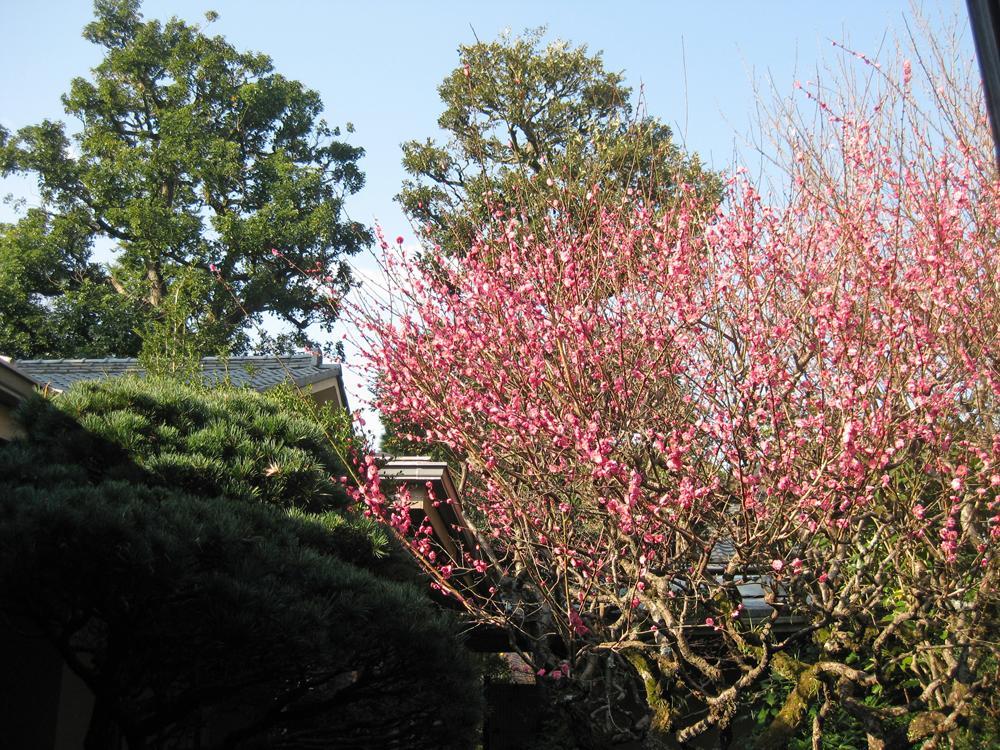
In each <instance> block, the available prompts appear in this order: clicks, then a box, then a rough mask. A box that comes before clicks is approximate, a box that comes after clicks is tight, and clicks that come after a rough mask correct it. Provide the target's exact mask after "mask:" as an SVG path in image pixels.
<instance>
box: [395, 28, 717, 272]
mask: <svg viewBox="0 0 1000 750" xmlns="http://www.w3.org/2000/svg"><path fill="white" fill-rule="evenodd" d="M543 36H544V29H536V30H534V31H529V32H526V33H525V34H524V35H523V36H521V37H509V36H501V37H500V38H499V39H498V40H497V41H495V42H488V43H487V42H477V43H476V44H472V45H463V46H461V47H459V50H458V52H459V65H458V67H457V68H455V70H454V71H452V73H451V74H450V75H449V76H448V77H447V78H445V80H444V82H443V83H442V84H441V86H440V87H439V88H438V93H439V94H440V97H441V101H442V102H443V104H444V105H445V110H444V112H443V113H442V114H441V116H440V118H438V125H439V126H440V127H441V129H442V130H444V131H445V132H446V133H447V134H448V141H447V142H446V143H443V144H442V143H438V142H437V141H435V140H433V139H430V138H428V139H426V140H424V141H416V140H413V141H408V142H406V143H404V144H403V166H404V167H405V168H406V171H407V172H408V173H409V174H410V175H411V179H409V180H407V181H406V182H405V183H404V185H403V189H402V191H401V192H400V194H399V196H397V198H398V200H399V202H400V203H401V204H402V206H403V209H404V211H405V212H406V214H407V215H408V216H409V217H410V218H411V220H413V222H414V224H415V225H416V226H417V227H418V229H419V230H420V231H421V232H422V234H423V237H424V239H425V240H427V241H428V242H431V243H433V244H438V245H441V247H442V248H444V249H445V250H447V251H450V253H451V254H452V255H458V256H461V255H463V254H464V253H465V252H466V251H467V250H468V248H469V246H470V244H471V242H472V241H473V239H474V238H475V237H476V236H477V235H478V234H480V233H481V232H483V231H484V229H485V228H486V227H488V226H489V225H490V224H491V222H492V219H493V218H494V217H493V210H494V207H495V206H497V205H503V206H505V207H506V206H511V205H521V206H522V207H523V209H524V210H523V212H522V218H524V217H526V218H527V219H528V220H535V221H537V220H544V218H545V216H546V215H547V212H548V207H549V206H550V205H551V201H552V200H558V199H560V194H559V191H561V190H567V189H573V188H571V187H570V186H580V185H585V186H586V185H592V186H596V188H597V189H600V190H605V191H606V190H609V189H610V190H628V189H629V188H633V189H635V190H638V191H640V192H641V194H642V195H644V196H647V198H648V199H649V200H651V201H664V202H666V201H670V200H671V199H672V198H673V197H674V195H675V192H676V188H677V185H678V183H679V182H681V181H686V182H688V183H690V184H692V185H695V186H697V187H698V188H699V189H703V190H706V191H709V192H710V193H713V194H714V193H718V191H719V187H720V186H719V182H718V179H717V178H716V176H715V175H713V174H711V173H710V172H707V171H705V170H704V169H703V168H702V166H701V163H700V161H699V160H698V157H697V156H693V155H690V156H689V155H687V154H685V153H684V151H683V150H682V149H681V148H680V147H678V146H677V144H676V143H674V141H673V139H672V133H671V130H670V128H669V127H668V126H667V125H665V124H664V123H662V122H661V121H660V120H658V119H657V118H655V117H650V116H646V115H645V114H644V113H642V111H641V107H637V106H636V104H635V103H634V98H633V96H632V90H631V89H630V88H629V87H628V86H626V85H625V83H624V77H623V75H622V74H621V73H616V72H612V71H608V70H606V69H605V67H604V61H603V59H602V57H601V54H600V53H597V54H590V53H589V52H588V50H587V47H586V46H583V45H581V46H578V47H573V46H571V45H570V44H567V43H566V42H561V41H554V42H550V43H548V44H543ZM604 200H605V202H606V200H607V199H606V198H605V199H604Z"/></svg>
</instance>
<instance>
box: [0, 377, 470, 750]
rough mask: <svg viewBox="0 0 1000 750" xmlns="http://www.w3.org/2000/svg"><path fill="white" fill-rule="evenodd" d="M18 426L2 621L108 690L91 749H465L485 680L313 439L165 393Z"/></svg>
mask: <svg viewBox="0 0 1000 750" xmlns="http://www.w3.org/2000/svg"><path fill="white" fill-rule="evenodd" d="M278 400H279V401H280V399H278ZM19 418H20V419H21V421H22V424H23V425H24V427H25V429H26V433H27V435H26V437H25V438H24V439H22V440H15V441H13V442H11V443H9V444H6V445H3V446H0V618H17V620H18V621H19V622H28V623H30V624H32V625H33V627H34V628H36V629H37V631H38V632H39V633H40V634H41V635H42V636H43V637H45V638H46V639H47V640H48V641H49V642H50V643H52V644H53V646H55V647H56V648H57V649H58V650H59V651H60V652H61V653H62V654H63V656H64V658H65V659H66V660H67V663H68V664H69V665H70V667H71V669H73V671H74V672H76V673H77V674H78V675H79V676H80V677H81V679H83V680H84V682H85V683H86V684H87V685H88V686H89V687H90V688H91V690H92V691H93V692H94V694H95V696H96V698H97V702H96V706H95V710H94V714H93V717H92V720H91V724H90V730H89V732H90V734H89V736H88V741H87V742H88V744H87V747H88V748H99V749H100V750H111V748H113V747H114V748H117V745H116V744H115V743H114V741H113V740H112V737H113V736H114V734H115V733H116V732H117V733H120V734H121V736H123V737H124V738H125V739H126V741H127V742H128V745H129V747H130V748H131V747H140V746H146V747H163V748H188V747H193V746H198V747H203V748H223V747H227V748H229V747H233V748H236V747H270V748H284V747H288V748H292V747H295V748H300V747H305V746H313V745H317V746H321V747H328V748H357V749H359V750H360V749H361V748H375V747H385V748H396V747H398V748H421V747H425V748H437V747H442V748H456V749H457V748H467V747H470V746H471V744H472V742H473V736H474V734H475V732H476V728H477V724H478V716H479V703H480V691H479V683H478V677H477V673H476V669H475V666H474V665H473V664H472V662H471V661H470V660H469V658H468V656H467V654H466V652H465V651H464V649H463V648H462V646H461V644H460V643H459V642H458V640H457V638H456V635H455V632H454V629H453V624H452V623H451V621H450V620H449V619H447V618H446V617H445V615H443V614H442V613H440V612H438V611H437V610H435V609H434V606H433V605H432V604H431V602H430V601H429V599H428V598H427V597H426V596H424V595H423V594H422V593H421V591H420V590H419V589H417V588H415V587H413V586H410V585H406V584H402V583H399V582H396V581H392V580H389V579H387V578H386V577H385V575H384V574H383V573H384V569H385V567H386V562H387V559H388V551H389V545H388V541H387V539H386V537H385V535H384V533H383V532H382V531H381V530H379V529H378V528H377V527H376V526H375V525H374V524H373V523H371V522H369V521H367V520H365V519H359V518H356V517H353V516H350V515H345V514H343V513H341V512H338V511H337V510H336V509H337V508H339V507H342V506H343V504H344V502H345V495H344V491H343V489H341V487H340V486H339V483H337V482H333V481H331V474H333V475H334V476H337V475H339V473H340V472H341V471H342V470H343V466H342V464H341V463H339V461H340V459H339V457H338V456H337V453H336V451H335V450H332V449H331V446H330V444H329V443H328V442H327V441H326V439H325V437H324V434H323V432H324V430H323V428H322V427H321V426H320V425H318V424H317V423H316V422H314V421H310V420H308V419H305V418H304V417H303V416H300V415H297V414H295V413H294V412H293V411H289V410H287V409H284V408H282V407H281V406H279V404H278V403H277V402H276V400H275V399H271V398H268V397H267V396H264V395H261V394H258V393H256V392H252V391H242V390H235V389H232V390H230V389H222V390H216V391H209V390H206V389H199V388H197V387H195V386H190V385H183V384H180V383H178V382H176V381H169V380H155V379H150V380H138V379H119V380H109V381H104V382H95V383H88V384H83V385H80V386H77V387H76V388H74V389H71V390H70V391H68V392H67V393H65V394H63V395H61V396H59V397H58V398H56V399H55V400H48V399H44V398H42V397H36V398H34V399H32V400H30V401H28V402H27V403H26V404H24V405H23V406H22V408H21V409H20V411H19ZM275 466H277V467H278V469H277V470H276V471H274V472H271V473H269V467H275ZM285 466H288V467H289V468H288V469H287V476H278V475H280V474H283V473H286V469H285V468H284V467H285ZM230 469H232V471H231V472H230V471H229V470H230ZM179 485H183V486H184V487H185V488H186V489H185V491H181V490H180V489H179ZM442 706H444V707H446V708H443V709H442Z"/></svg>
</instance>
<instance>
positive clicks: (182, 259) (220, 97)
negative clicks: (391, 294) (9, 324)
mask: <svg viewBox="0 0 1000 750" xmlns="http://www.w3.org/2000/svg"><path fill="white" fill-rule="evenodd" d="M212 18H213V16H212V15H211V14H210V18H209V20H212ZM84 37H85V38H86V39H88V40H89V41H91V42H93V43H94V44H97V45H99V46H100V47H102V48H104V50H105V54H104V58H103V60H102V61H101V62H100V63H99V64H98V65H97V67H95V68H94V69H93V75H92V77H91V78H89V79H87V78H76V79H74V80H73V82H72V84H71V86H70V90H69V92H68V93H67V94H66V95H64V96H63V98H62V101H63V105H64V107H65V110H66V113H67V114H68V115H70V116H71V117H73V118H76V119H77V120H78V121H79V122H80V130H79V132H78V133H77V134H75V135H73V136H70V135H69V134H68V133H67V130H66V126H65V125H64V124H63V123H61V122H53V121H48V120H46V121H44V122H42V123H40V124H38V125H32V126H29V127H24V128H21V129H20V130H18V131H17V132H16V133H13V134H11V133H6V132H3V133H0V143H2V149H0V154H2V157H0V169H2V171H3V173H4V174H10V173H14V172H21V173H28V174H34V175H36V176H37V179H38V186H39V192H40V195H41V201H42V205H41V212H30V213H29V215H28V216H26V217H25V218H24V219H23V220H22V221H21V222H19V224H17V225H14V226H6V227H3V228H2V234H3V236H4V245H5V246H9V247H11V248H14V249H16V248H19V247H28V248H36V249H37V255H38V260H39V262H41V261H43V260H44V263H43V264H42V265H41V266H40V267H39V269H37V270H36V271H35V272H34V273H32V272H30V269H24V270H23V271H22V272H21V273H19V274H14V275H12V276H11V278H10V279H5V282H6V284H9V285H11V286H13V287H14V288H15V290H17V289H19V296H20V297H26V298H28V304H27V306H26V308H25V309H26V311H27V312H28V313H30V312H32V310H37V309H48V308H49V307H52V306H54V305H61V306H62V307H64V308H66V309H65V311H64V313H65V315H66V316H68V317H70V318H72V316H73V315H78V316H80V315H82V313H79V312H77V308H78V307H81V306H82V307H84V308H86V309H90V308H96V309H98V310H99V311H104V312H106V313H107V314H106V315H105V316H104V317H100V316H98V317H97V319H96V322H95V323H94V324H93V327H94V328H95V329H102V330H103V329H105V328H110V329H111V331H112V332H111V333H102V334H101V335H102V336H103V337H104V338H103V341H102V343H104V344H106V345H107V349H106V350H105V351H104V352H103V353H105V354H118V355H128V354H135V353H136V352H137V351H138V350H139V347H140V342H141V341H145V345H146V349H147V351H151V352H152V353H154V354H155V353H156V352H157V351H162V350H164V349H169V348H170V347H171V346H175V345H177V342H178V341H180V342H182V347H183V348H184V349H185V350H187V351H190V352H193V353H196V354H198V353H200V354H204V353H214V352H218V351H220V350H228V351H231V352H243V351H245V350H247V349H248V348H249V347H250V346H251V345H252V337H251V336H250V334H249V332H248V329H249V328H250V327H252V326H253V325H254V324H256V323H259V322H260V321H261V320H262V319H263V318H264V317H265V316H273V317H275V318H277V319H278V320H280V321H282V322H283V323H285V324H287V330H288V331H289V333H288V334H286V336H285V337H283V338H282V339H281V340H280V341H279V342H278V343H280V344H283V345H284V346H290V345H296V344H302V343H305V342H306V333H305V331H306V328H307V327H308V326H310V325H311V324H314V323H321V324H325V325H327V326H328V325H329V324H331V323H332V321H333V319H334V317H335V315H336V305H333V306H332V307H331V306H330V305H328V304H319V303H318V301H317V298H316V294H315V291H314V289H313V288H312V286H311V285H310V283H309V280H308V279H307V278H305V277H304V276H303V274H302V273H300V271H298V270H296V268H295V267H297V268H299V269H305V270H308V271H310V272H314V273H318V274H320V275H322V276H323V277H326V279H327V283H328V284H329V285H331V286H332V287H333V288H334V289H340V290H344V291H346V289H347V288H348V287H349V285H350V282H351V274H350V269H349V267H348V265H347V264H346V262H345V258H346V257H347V256H349V255H351V254H353V253H356V252H357V251H358V250H360V249H361V248H363V247H364V246H366V245H367V244H368V243H369V241H370V235H369V233H368V231H367V230H366V229H365V228H364V227H363V226H361V225H360V224H357V223H355V222H351V221H349V220H347V219H346V218H345V217H344V215H343V200H344V198H345V196H346V195H349V194H351V193H354V192H356V191H357V190H359V189H360V188H361V186H362V184H363V181H364V178H363V175H362V174H361V172H360V170H359V168H358V160H359V159H360V158H361V156H362V155H363V150H362V149H360V148H358V147H355V146H351V145H349V144H347V143H345V142H344V141H342V140H340V136H341V133H340V130H339V129H337V128H331V127H330V126H329V125H327V123H326V122H325V121H324V120H323V119H321V117H320V115H321V112H322V109H323V107H322V103H321V101H320V98H319V95H318V94H317V93H316V92H315V91H311V90H309V89H307V88H305V87H304V86H303V85H302V84H301V83H299V82H297V81H292V80H289V79H287V78H285V77H284V76H282V75H280V74H278V73H276V72H274V70H273V66H272V64H271V60H270V59H269V58H268V57H267V56H266V55H262V54H257V53H249V52H240V51H238V50H237V49H235V48H234V47H233V46H232V45H231V44H229V43H228V42H227V41H226V40H225V39H224V38H222V37H221V36H209V35H207V34H206V33H204V32H203V31H202V30H201V29H200V28H199V27H197V26H193V25H189V24H187V23H184V22H183V21H180V20H178V19H176V18H173V19H171V20H169V21H167V22H166V23H163V24H161V23H160V22H159V21H146V20H144V19H143V17H142V15H141V13H140V11H139V2H138V0H97V2H96V3H95V19H94V20H93V21H92V22H91V23H90V24H88V25H87V27H86V28H85V29H84ZM347 129H348V131H350V130H351V127H350V126H348V127H347ZM98 239H100V240H102V241H103V242H110V243H111V245H112V246H113V260H112V261H111V262H110V263H107V264H103V265H99V264H95V263H93V262H92V261H91V249H92V247H93V243H94V242H95V241H96V240H98ZM12 251H13V250H12ZM293 266H294V267H293ZM39 273H41V275H42V277H43V278H42V279H39V277H38V275H39ZM216 274H218V275H219V276H221V277H222V279H224V280H225V284H221V283H218V281H217V279H216V278H215V276H216ZM81 287H83V288H85V289H86V293H85V294H83V295H82V298H81V299H77V298H76V297H73V296H72V295H73V294H74V293H77V292H78V290H79V289H80V288H81ZM32 306H33V307H32ZM22 307H24V305H22ZM116 307H117V308H119V309H121V308H122V307H125V308H127V309H128V310H129V311H130V314H129V315H128V316H127V317H126V316H119V317H117V318H116V317H114V316H113V315H112V314H111V310H112V309H113V308H116ZM90 317H91V319H93V317H94V316H90ZM121 318H124V319H121ZM14 333H16V332H10V333H8V332H7V331H6V330H0V335H3V338H0V350H6V349H8V348H10V349H14V350H16V351H18V352H21V353H27V354H29V355H32V354H44V355H52V354H62V355H66V356H70V355H77V354H81V353H91V352H90V351H89V350H88V348H87V346H86V345H85V343H81V342H79V341H77V340H76V339H75V338H73V337H69V338H66V337H51V336H50V337H46V336H40V337H38V339H37V341H36V342H34V343H33V342H32V341H31V340H30V339H29V340H27V341H26V340H25V337H24V336H21V337H17V336H15V335H13V334H14ZM85 341H86V339H85V338H84V342H85Z"/></svg>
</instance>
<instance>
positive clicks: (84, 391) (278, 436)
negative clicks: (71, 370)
mask: <svg viewBox="0 0 1000 750" xmlns="http://www.w3.org/2000/svg"><path fill="white" fill-rule="evenodd" d="M53 404H54V405H55V406H56V407H57V408H58V411H57V412H54V411H53V409H52V406H53ZM21 413H22V421H23V422H24V424H25V426H26V429H27V430H28V434H29V436H30V437H31V439H32V440H33V441H35V442H37V443H39V444H41V445H45V447H46V449H47V450H49V451H50V452H51V454H52V455H58V456H66V457H73V458H74V460H76V461H80V462H83V463H84V465H86V466H93V467H95V469H96V470H97V471H99V472H100V475H101V476H102V477H110V478H122V479H132V480H135V479H137V478H136V477H134V476H133V475H132V473H134V471H135V469H136V468H139V469H141V470H142V471H143V476H142V477H141V481H143V482H144V483H156V484H161V485H164V486H169V487H173V488H175V489H179V490H183V491H185V492H189V493H192V494H197V495H202V496H206V497H215V496H218V495H224V496H226V497H227V498H230V499H234V500H241V501H254V502H261V503H267V504H270V505H276V506H279V507H282V508H291V507H297V508H300V509H302V510H308V511H326V510H330V509H333V508H343V507H344V506H345V505H346V503H347V496H346V493H345V491H344V489H343V486H342V485H341V484H340V482H339V481H337V480H338V479H339V477H341V476H343V475H344V474H346V469H345V466H344V460H343V458H342V457H341V455H338V452H337V449H336V448H335V446H337V445H338V444H337V443H333V442H331V441H330V440H328V439H327V436H326V435H325V434H324V431H323V429H322V428H321V427H320V426H319V425H318V424H316V423H315V422H314V421H311V420H308V419H305V418H303V417H301V416H297V415H296V414H294V413H292V412H289V411H288V410H287V409H283V408H282V407H281V406H280V405H279V404H278V403H277V402H276V401H274V400H273V399H271V398H270V397H268V396H266V395H262V394H259V393H257V392H255V391H250V390H243V389H235V388H233V389H225V388H224V389H216V390H213V391H205V390H204V389H199V388H198V387H196V386H191V385H184V384H182V383H179V382H177V381H176V380H170V379H163V380H159V379H147V380H141V379H138V378H120V379H116V380H105V381H94V382H90V383H83V384H81V385H79V386H78V387H76V388H73V389H71V390H70V391H68V392H67V393H65V394H63V395H62V396H60V397H59V398H58V399H57V400H56V401H54V402H50V401H47V400H45V399H44V398H42V397H41V396H38V397H36V398H35V399H33V400H31V401H29V402H28V403H26V404H25V405H24V406H22V407H21ZM340 450H343V448H341V449H340ZM130 472H131V473H130Z"/></svg>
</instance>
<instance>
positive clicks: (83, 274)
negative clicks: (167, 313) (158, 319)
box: [0, 209, 143, 359]
mask: <svg viewBox="0 0 1000 750" xmlns="http://www.w3.org/2000/svg"><path fill="white" fill-rule="evenodd" d="M142 313H143V311H142V309H141V307H140V306H137V305H135V304H132V302H130V301H129V300H127V299H125V298H122V297H119V296H118V295H116V294H114V293H113V291H112V290H111V289H110V287H109V286H108V278H107V276H106V274H105V272H104V271H103V270H102V269H101V267H100V266H98V265H97V264H95V263H92V262H91V261H90V236H89V235H88V234H87V233H86V232H82V231H81V230H80V229H79V227H77V226H74V225H73V224H71V223H69V222H64V221H59V220H53V219H51V218H50V217H48V216H46V214H45V213H44V212H43V211H41V210H38V209H32V210H31V211H29V212H28V214H27V215H26V216H25V218H24V219H23V220H22V221H21V222H19V223H18V224H16V225H13V226H11V225H0V351H2V353H3V354H5V355H7V356H10V357H14V358H18V359H26V358H31V357H59V356H64V355H65V354H66V353H72V354H73V355H74V356H79V357H98V356H105V355H107V354H108V353H112V352H114V353H134V352H136V351H138V350H139V347H140V345H141V342H140V338H139V336H138V332H137V330H136V328H137V325H138V324H139V323H140V321H141V320H142Z"/></svg>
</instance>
